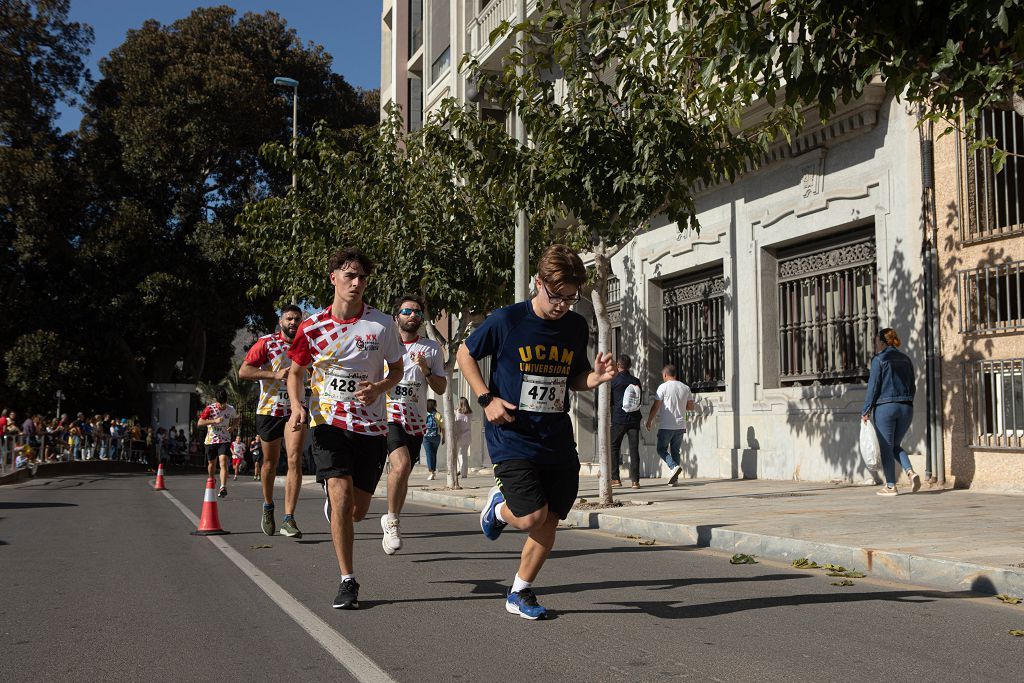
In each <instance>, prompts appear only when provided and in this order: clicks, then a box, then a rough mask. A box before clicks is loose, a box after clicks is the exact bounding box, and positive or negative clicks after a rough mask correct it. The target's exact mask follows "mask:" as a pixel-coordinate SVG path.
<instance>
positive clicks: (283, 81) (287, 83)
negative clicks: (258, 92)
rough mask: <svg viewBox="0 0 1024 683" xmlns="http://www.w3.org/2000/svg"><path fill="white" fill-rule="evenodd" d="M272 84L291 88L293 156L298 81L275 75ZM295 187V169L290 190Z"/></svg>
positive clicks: (297, 117) (297, 106) (297, 137)
mask: <svg viewBox="0 0 1024 683" xmlns="http://www.w3.org/2000/svg"><path fill="white" fill-rule="evenodd" d="M274 85H280V86H282V87H284V88H291V89H292V155H293V156H294V155H295V149H296V146H297V145H298V140H299V82H298V81H297V80H295V79H294V78H288V77H286V76H277V77H276V78H274ZM296 187H298V177H297V176H296V175H295V171H292V190H295V188H296Z"/></svg>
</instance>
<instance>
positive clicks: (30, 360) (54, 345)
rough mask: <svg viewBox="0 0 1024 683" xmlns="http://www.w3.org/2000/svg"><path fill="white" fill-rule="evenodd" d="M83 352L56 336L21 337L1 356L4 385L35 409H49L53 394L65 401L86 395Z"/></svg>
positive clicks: (43, 333) (33, 334) (41, 332)
mask: <svg viewBox="0 0 1024 683" xmlns="http://www.w3.org/2000/svg"><path fill="white" fill-rule="evenodd" d="M84 359H85V352H84V351H83V350H82V348H81V347H80V346H78V345H77V344H75V343H74V342H73V341H71V340H70V339H68V338H67V337H66V336H64V335H60V334H57V333H56V332H49V331H44V330H35V331H34V332H29V333H26V334H23V335H21V336H20V337H18V338H17V339H16V340H14V344H13V345H12V346H11V348H10V349H9V350H8V351H7V352H6V353H5V354H4V361H5V363H6V364H7V383H8V385H9V386H10V387H11V388H12V389H14V390H15V391H17V392H19V393H20V394H21V395H22V396H23V397H25V399H26V400H27V401H28V403H29V404H30V405H32V406H35V407H36V408H39V407H40V406H46V407H49V405H50V404H51V402H52V401H53V400H54V398H53V397H54V396H55V395H56V393H57V390H58V389H60V390H63V392H64V394H65V395H66V396H67V397H68V399H69V400H81V399H83V398H86V397H87V396H88V393H89V389H90V387H89V385H88V384H87V383H85V382H83V372H82V371H83V369H84V365H85V363H84Z"/></svg>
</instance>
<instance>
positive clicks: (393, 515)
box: [388, 512, 398, 522]
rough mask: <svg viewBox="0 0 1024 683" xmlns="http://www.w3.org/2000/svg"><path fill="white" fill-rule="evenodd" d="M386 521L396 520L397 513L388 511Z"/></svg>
mask: <svg viewBox="0 0 1024 683" xmlns="http://www.w3.org/2000/svg"><path fill="white" fill-rule="evenodd" d="M388 521H389V522H397V521H398V514H397V513H394V512H389V513H388Z"/></svg>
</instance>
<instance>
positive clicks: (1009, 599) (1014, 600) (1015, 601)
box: [996, 593, 1021, 605]
mask: <svg viewBox="0 0 1024 683" xmlns="http://www.w3.org/2000/svg"><path fill="white" fill-rule="evenodd" d="M996 598H998V599H999V600H1002V601H1003V602H1005V603H1006V604H1007V605H1019V604H1020V603H1021V599H1020V598H1018V597H1014V596H1012V595H1007V594H1006V593H1001V594H999V595H997V596H996Z"/></svg>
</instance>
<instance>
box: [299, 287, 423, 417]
mask: <svg viewBox="0 0 1024 683" xmlns="http://www.w3.org/2000/svg"><path fill="white" fill-rule="evenodd" d="M404 353H405V349H404V348H403V346H402V339H401V337H399V335H398V326H397V325H395V321H394V319H393V318H392V317H391V316H388V315H385V314H383V313H381V312H380V311H378V310H377V309H375V308H372V307H370V306H367V305H366V304H363V309H362V311H361V312H360V314H359V315H358V316H356V317H354V318H349V319H345V320H341V319H338V318H335V317H334V316H332V315H331V308H330V307H329V306H328V307H327V308H325V309H324V310H322V311H320V312H319V313H316V314H314V315H313V316H312V317H310V318H307V319H306V320H304V321H302V324H301V325H299V329H298V331H297V332H296V333H295V339H294V340H293V341H292V345H291V348H290V349H289V350H288V357H289V358H291V359H292V360H293V361H295V362H296V363H298V364H299V365H301V366H304V367H308V366H312V368H310V370H311V377H310V387H311V388H312V390H313V394H312V396H311V398H310V402H309V414H310V421H309V424H310V427H316V426H318V425H322V424H329V425H331V426H334V427H338V428H340V429H344V430H347V431H350V432H355V433H357V434H370V435H383V434H386V433H387V429H388V428H387V423H386V421H385V418H386V413H385V409H386V404H385V402H384V396H381V397H380V398H379V399H377V401H376V402H374V403H373V405H363V404H362V403H361V402H360V401H359V400H358V399H357V398H356V397H355V394H356V393H357V392H358V390H359V389H360V383H361V382H379V381H381V380H382V379H383V378H384V367H385V364H391V363H397V362H398V360H399V359H401V358H402V355H403V354H404Z"/></svg>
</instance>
